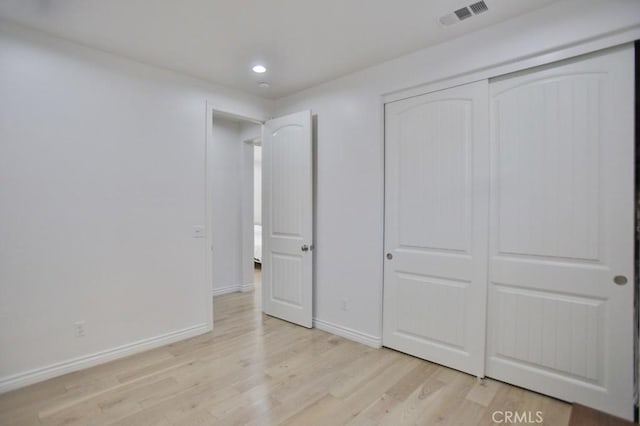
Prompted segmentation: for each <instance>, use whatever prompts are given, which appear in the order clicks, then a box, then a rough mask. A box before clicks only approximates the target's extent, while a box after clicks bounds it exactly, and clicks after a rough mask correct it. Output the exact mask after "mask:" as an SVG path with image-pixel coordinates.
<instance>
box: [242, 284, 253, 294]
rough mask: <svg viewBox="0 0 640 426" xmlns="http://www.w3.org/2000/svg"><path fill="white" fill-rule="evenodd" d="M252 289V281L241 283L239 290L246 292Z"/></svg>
mask: <svg viewBox="0 0 640 426" xmlns="http://www.w3.org/2000/svg"><path fill="white" fill-rule="evenodd" d="M254 289H255V285H254V284H253V283H249V284H242V285H241V286H240V291H241V292H243V293H248V292H250V291H253V290H254Z"/></svg>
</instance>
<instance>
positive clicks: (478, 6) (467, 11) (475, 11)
mask: <svg viewBox="0 0 640 426" xmlns="http://www.w3.org/2000/svg"><path fill="white" fill-rule="evenodd" d="M488 10H489V7H488V6H487V3H485V1H484V0H480V1H479V2H475V3H473V4H470V5H469V6H467V7H462V8H460V9H458V10H455V11H453V12H452V13H448V14H446V15H444V16H441V17H440V19H439V21H440V24H441V25H442V26H443V27H448V26H449V25H453V24H457V23H458V22H460V21H464V20H465V19H469V18H472V17H474V16H475V15H479V14H481V13H484V12H487V11H488Z"/></svg>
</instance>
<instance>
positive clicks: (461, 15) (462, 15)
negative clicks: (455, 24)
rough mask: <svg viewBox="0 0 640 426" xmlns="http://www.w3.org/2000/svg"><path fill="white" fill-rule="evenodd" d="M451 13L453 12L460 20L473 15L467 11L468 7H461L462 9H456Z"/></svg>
mask: <svg viewBox="0 0 640 426" xmlns="http://www.w3.org/2000/svg"><path fill="white" fill-rule="evenodd" d="M453 13H455V14H456V16H457V17H458V19H459V20H461V21H464V20H465V19H467V18H471V17H472V16H473V15H472V14H471V11H469V8H468V7H463V8H462V9H458V10H456V11H455V12H453Z"/></svg>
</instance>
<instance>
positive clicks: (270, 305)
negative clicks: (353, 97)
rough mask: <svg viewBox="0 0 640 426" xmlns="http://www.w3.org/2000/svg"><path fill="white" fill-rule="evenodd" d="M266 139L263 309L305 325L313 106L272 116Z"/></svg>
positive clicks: (310, 308) (309, 319) (308, 309)
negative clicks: (287, 113) (307, 109)
mask: <svg viewBox="0 0 640 426" xmlns="http://www.w3.org/2000/svg"><path fill="white" fill-rule="evenodd" d="M262 140H263V142H262V144H263V145H262V156H263V158H262V209H263V210H262V232H263V236H262V240H263V241H262V244H263V260H262V268H263V269H262V283H263V304H262V306H263V309H264V312H265V313H266V314H267V315H272V316H274V317H277V318H281V319H283V320H286V321H290V322H292V323H295V324H299V325H302V326H304V327H309V328H310V327H311V326H312V316H313V312H312V311H313V300H312V297H313V290H312V277H313V269H312V268H313V263H312V255H311V251H312V250H313V170H312V166H313V162H312V136H311V111H303V112H298V113H295V114H290V115H287V116H284V117H280V118H276V119H273V120H269V121H267V122H266V123H265V125H264V129H263V139H262Z"/></svg>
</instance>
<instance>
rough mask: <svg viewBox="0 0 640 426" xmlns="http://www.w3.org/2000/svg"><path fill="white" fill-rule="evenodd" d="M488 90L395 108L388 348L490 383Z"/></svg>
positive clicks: (480, 86) (389, 129) (472, 88)
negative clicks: (487, 317) (487, 378)
mask: <svg viewBox="0 0 640 426" xmlns="http://www.w3.org/2000/svg"><path fill="white" fill-rule="evenodd" d="M487 99H488V83H487V81H480V82H477V83H472V84H468V85H464V86H459V87H455V88H452V89H447V90H442V91H438V92H434V93H429V94H426V95H422V96H418V97H414V98H410V99H405V100H401V101H397V102H392V103H389V104H387V105H386V106H385V158H386V160H385V167H386V169H385V253H386V260H385V268H384V320H383V343H384V345H385V346H388V347H391V348H394V349H398V350H400V351H403V352H407V353H410V354H412V355H415V356H418V357H421V358H424V359H427V360H430V361H434V362H437V363H439V364H443V365H446V366H449V367H453V368H456V369H458V370H462V371H465V372H468V373H471V374H474V375H477V376H483V375H484V348H485V315H486V312H485V308H486V303H485V300H486V288H487V287H486V286H487V283H486V280H487V239H488V214H489V213H488V198H489V195H488V188H489V183H488V176H489V163H488V162H489V148H488V136H489V135H488V133H489V130H488V126H489V117H488V104H487Z"/></svg>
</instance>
